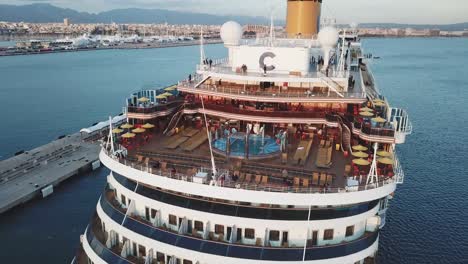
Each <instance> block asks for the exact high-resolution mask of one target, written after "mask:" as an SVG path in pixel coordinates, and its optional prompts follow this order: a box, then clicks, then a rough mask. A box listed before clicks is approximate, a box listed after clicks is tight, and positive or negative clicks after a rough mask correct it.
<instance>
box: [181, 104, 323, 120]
mask: <svg viewBox="0 0 468 264" xmlns="http://www.w3.org/2000/svg"><path fill="white" fill-rule="evenodd" d="M204 105H205V109H206V110H212V111H216V112H223V113H226V114H228V113H229V114H237V115H243V116H246V119H248V117H249V116H257V117H272V118H306V119H325V117H326V116H327V114H326V112H316V111H313V110H302V111H300V110H295V109H284V110H280V109H278V108H276V107H273V106H272V107H263V108H260V109H257V108H256V107H255V106H247V105H239V106H235V105H231V104H217V103H216V102H204ZM186 108H187V109H192V110H199V109H202V104H201V102H196V103H192V104H187V105H186ZM223 115H224V114H223ZM292 121H293V120H291V122H292Z"/></svg>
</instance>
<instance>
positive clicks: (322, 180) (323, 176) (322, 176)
mask: <svg viewBox="0 0 468 264" xmlns="http://www.w3.org/2000/svg"><path fill="white" fill-rule="evenodd" d="M326 183H327V174H325V173H322V174H320V185H324V184H326Z"/></svg>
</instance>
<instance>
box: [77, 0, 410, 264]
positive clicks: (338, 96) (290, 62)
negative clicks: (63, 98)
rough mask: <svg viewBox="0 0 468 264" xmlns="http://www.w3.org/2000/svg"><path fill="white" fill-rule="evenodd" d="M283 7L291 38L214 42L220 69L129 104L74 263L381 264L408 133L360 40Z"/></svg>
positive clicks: (200, 68)
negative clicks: (219, 46) (220, 49)
mask: <svg viewBox="0 0 468 264" xmlns="http://www.w3.org/2000/svg"><path fill="white" fill-rule="evenodd" d="M321 5H322V0H304V1H296V0H288V1H287V19H286V21H287V25H286V30H285V34H284V35H281V34H275V32H274V30H273V27H272V30H271V32H270V34H267V35H266V36H264V37H260V36H258V37H257V38H255V39H243V30H242V27H241V26H240V25H239V24H238V23H236V22H233V21H229V22H227V23H225V24H224V25H223V26H222V28H221V37H222V40H223V42H224V46H225V47H226V49H227V54H228V56H227V58H223V59H212V58H207V57H205V53H204V50H203V45H202V43H203V38H201V41H200V42H201V45H200V64H199V65H197V66H196V71H195V72H194V73H192V74H191V75H190V76H189V77H188V78H187V79H185V80H183V81H180V82H179V83H178V84H176V85H173V86H169V87H166V88H161V89H154V90H142V91H138V92H135V93H134V94H131V96H130V97H129V98H128V99H127V100H126V106H125V114H126V116H127V121H128V122H127V123H126V124H125V125H122V126H121V127H112V126H111V127H109V135H108V137H107V138H106V140H105V143H103V147H102V150H101V153H100V160H101V163H102V164H103V165H105V166H106V167H107V168H108V169H109V171H110V172H109V175H108V176H107V185H106V187H105V189H104V190H103V193H102V195H101V197H100V199H99V201H98V203H97V206H96V212H95V214H94V215H93V216H92V218H91V220H90V222H89V225H88V226H87V228H86V230H85V231H84V234H83V235H82V236H81V245H80V249H79V250H78V252H77V255H76V257H75V258H74V260H73V263H88V264H104V263H144V264H150V263H153V264H154V263H159V264H162V263H165V264H220V263H223V264H241V263H242V264H249V263H252V264H253V263H255V264H259V263H260V264H262V263H263V264H275V263H290V264H294V263H310V264H315V263H340V264H343V263H346V264H347V263H349V264H355V263H360V264H363V263H375V262H376V258H377V251H378V248H379V239H380V236H379V232H380V230H381V229H382V228H383V227H384V225H385V222H386V221H385V219H386V215H387V210H388V208H389V204H390V200H391V199H392V198H393V196H394V194H395V191H396V189H397V187H398V185H399V184H402V183H403V181H404V177H405V175H404V172H403V170H402V168H401V164H400V162H399V160H398V156H397V151H396V146H397V145H398V144H402V143H405V140H406V136H407V135H409V134H411V130H412V126H411V122H410V120H409V117H408V115H407V113H406V111H405V110H403V109H400V108H396V107H393V106H392V105H391V104H390V103H389V101H388V100H387V98H386V97H385V96H384V95H383V94H381V93H380V91H379V89H378V87H377V84H376V82H375V80H374V77H373V75H372V73H371V69H370V67H369V61H370V59H369V57H370V56H368V55H366V53H364V51H363V49H362V47H361V43H360V39H359V36H358V35H357V30H356V26H350V27H347V28H343V29H337V28H335V27H334V25H333V24H332V23H321V18H320V14H321Z"/></svg>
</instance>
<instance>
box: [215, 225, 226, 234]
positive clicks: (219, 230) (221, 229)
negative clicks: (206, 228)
mask: <svg viewBox="0 0 468 264" xmlns="http://www.w3.org/2000/svg"><path fill="white" fill-rule="evenodd" d="M215 233H216V234H217V235H224V226H223V225H215Z"/></svg>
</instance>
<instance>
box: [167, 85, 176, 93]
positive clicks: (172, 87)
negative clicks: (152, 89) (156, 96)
mask: <svg viewBox="0 0 468 264" xmlns="http://www.w3.org/2000/svg"><path fill="white" fill-rule="evenodd" d="M175 89H177V87H175V86H171V87H167V88H166V89H164V91H167V92H172V91H174V90H175Z"/></svg>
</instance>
